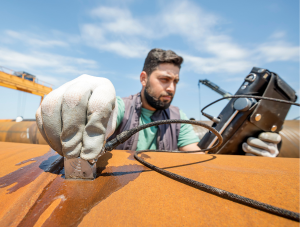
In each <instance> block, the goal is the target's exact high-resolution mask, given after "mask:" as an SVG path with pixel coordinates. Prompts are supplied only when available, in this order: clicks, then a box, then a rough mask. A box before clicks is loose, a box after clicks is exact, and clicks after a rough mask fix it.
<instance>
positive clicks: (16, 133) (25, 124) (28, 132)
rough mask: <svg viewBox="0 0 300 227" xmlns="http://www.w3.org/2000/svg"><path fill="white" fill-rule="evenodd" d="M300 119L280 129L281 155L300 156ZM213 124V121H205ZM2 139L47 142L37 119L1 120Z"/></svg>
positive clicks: (202, 130) (201, 130) (197, 130)
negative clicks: (20, 120) (39, 128)
mask: <svg viewBox="0 0 300 227" xmlns="http://www.w3.org/2000/svg"><path fill="white" fill-rule="evenodd" d="M299 122H300V121H299V120H286V121H285V123H284V125H283V129H282V130H281V131H280V135H281V137H282V146H281V150H280V153H279V157H293V158H299V157H300V146H299V144H300V124H299ZM204 123H206V124H209V125H211V123H212V122H209V121H204ZM193 127H194V131H195V133H196V134H197V135H198V137H199V138H200V139H201V138H202V137H203V136H204V135H205V133H206V132H207V129H205V128H202V127H199V126H193ZM0 141H2V142H16V143H32V144H45V145H46V144H47V142H46V141H45V140H44V138H43V137H42V135H41V133H40V132H39V130H38V128H37V125H36V123H35V121H22V122H15V121H12V120H5V121H2V122H1V121H0Z"/></svg>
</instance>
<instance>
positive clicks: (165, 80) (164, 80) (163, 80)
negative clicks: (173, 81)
mask: <svg viewBox="0 0 300 227" xmlns="http://www.w3.org/2000/svg"><path fill="white" fill-rule="evenodd" d="M160 80H161V81H162V82H167V81H168V80H167V79H160Z"/></svg>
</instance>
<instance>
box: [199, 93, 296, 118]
mask: <svg viewBox="0 0 300 227" xmlns="http://www.w3.org/2000/svg"><path fill="white" fill-rule="evenodd" d="M228 98H254V99H263V100H268V101H274V102H281V103H286V104H291V105H295V106H300V104H299V103H296V102H290V101H286V100H281V99H274V98H269V97H261V96H254V95H231V96H227V97H223V98H220V99H217V100H216V101H214V102H212V103H210V104H208V105H207V106H205V107H203V108H202V110H201V113H202V114H203V111H204V110H205V109H206V108H207V107H209V106H211V105H213V104H215V103H217V102H219V101H221V100H223V99H228Z"/></svg>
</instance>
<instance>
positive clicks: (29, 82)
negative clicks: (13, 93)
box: [0, 66, 52, 102]
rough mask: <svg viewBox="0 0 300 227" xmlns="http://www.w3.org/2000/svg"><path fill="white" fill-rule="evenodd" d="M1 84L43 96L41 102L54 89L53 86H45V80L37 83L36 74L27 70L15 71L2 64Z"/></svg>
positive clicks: (0, 72)
mask: <svg viewBox="0 0 300 227" xmlns="http://www.w3.org/2000/svg"><path fill="white" fill-rule="evenodd" d="M0 86H2V87H7V88H11V89H15V90H19V91H24V92H27V93H30V94H34V95H38V96H41V102H42V101H43V98H44V96H45V95H47V94H49V93H50V92H51V91H52V86H45V85H44V82H42V84H40V83H37V79H36V77H35V76H33V75H31V74H29V73H26V72H21V73H18V72H14V71H13V70H10V69H7V68H5V67H2V66H0Z"/></svg>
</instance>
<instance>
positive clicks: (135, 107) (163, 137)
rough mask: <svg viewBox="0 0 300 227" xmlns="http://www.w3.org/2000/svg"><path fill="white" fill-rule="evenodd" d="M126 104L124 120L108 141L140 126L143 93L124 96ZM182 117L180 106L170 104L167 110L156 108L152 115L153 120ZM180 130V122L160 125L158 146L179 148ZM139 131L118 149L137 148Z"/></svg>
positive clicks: (166, 148)
mask: <svg viewBox="0 0 300 227" xmlns="http://www.w3.org/2000/svg"><path fill="white" fill-rule="evenodd" d="M122 99H123V101H124V104H125V113H124V117H123V120H122V122H121V124H120V125H119V127H118V128H117V130H116V131H115V132H114V134H113V135H112V136H111V137H109V139H108V141H109V140H111V139H114V138H115V137H116V136H117V135H118V134H119V133H121V132H123V131H126V130H129V129H132V128H134V127H137V126H139V124H140V121H139V119H140V116H141V109H142V102H141V93H137V94H136V95H131V96H129V97H127V98H122ZM167 119H180V113H179V108H178V107H175V106H172V105H171V106H170V107H169V108H168V109H166V110H156V111H155V112H154V113H153V115H152V116H151V120H152V121H158V120H167ZM179 131H180V124H166V125H159V126H158V129H157V142H156V147H157V149H158V150H178V147H177V141H178V136H179ZM138 139H139V133H136V134H135V135H133V136H132V137H131V138H130V139H128V140H127V141H125V142H124V143H123V144H120V145H119V146H118V147H117V148H116V149H117V150H133V151H135V150H136V148H137V143H138Z"/></svg>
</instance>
